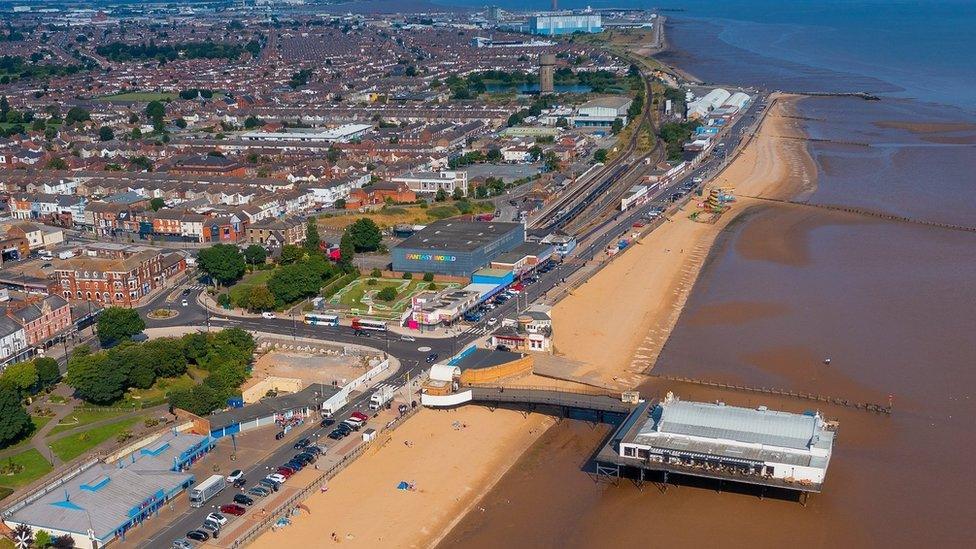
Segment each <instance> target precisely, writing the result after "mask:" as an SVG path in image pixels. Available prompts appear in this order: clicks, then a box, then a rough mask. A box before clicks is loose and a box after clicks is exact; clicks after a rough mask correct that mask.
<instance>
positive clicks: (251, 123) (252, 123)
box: [244, 115, 264, 130]
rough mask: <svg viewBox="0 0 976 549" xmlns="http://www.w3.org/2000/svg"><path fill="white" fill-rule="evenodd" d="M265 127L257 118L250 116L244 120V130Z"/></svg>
mask: <svg viewBox="0 0 976 549" xmlns="http://www.w3.org/2000/svg"><path fill="white" fill-rule="evenodd" d="M263 125H264V121H263V120H261V119H260V118H258V117H256V116H253V115H252V116H248V117H247V118H245V119H244V129H246V130H251V129H254V128H257V127H260V126H263Z"/></svg>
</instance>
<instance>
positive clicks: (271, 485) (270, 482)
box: [258, 477, 281, 492]
mask: <svg viewBox="0 0 976 549" xmlns="http://www.w3.org/2000/svg"><path fill="white" fill-rule="evenodd" d="M258 483H259V484H262V485H264V486H266V487H268V488H270V489H271V490H273V491H275V492H277V491H278V488H280V487H281V483H280V482H278V481H276V480H271V479H270V478H268V477H264V478H263V479H261V480H259V481H258Z"/></svg>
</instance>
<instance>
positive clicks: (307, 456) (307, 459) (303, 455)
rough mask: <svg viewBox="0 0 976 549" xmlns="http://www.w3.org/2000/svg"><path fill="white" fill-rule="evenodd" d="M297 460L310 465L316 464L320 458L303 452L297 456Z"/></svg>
mask: <svg viewBox="0 0 976 549" xmlns="http://www.w3.org/2000/svg"><path fill="white" fill-rule="evenodd" d="M295 459H297V460H299V461H304V462H305V465H308V464H309V463H315V460H316V459H318V458H317V457H316V454H314V453H312V452H302V453H300V454H298V455H296V456H295Z"/></svg>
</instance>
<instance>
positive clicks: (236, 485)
mask: <svg viewBox="0 0 976 549" xmlns="http://www.w3.org/2000/svg"><path fill="white" fill-rule="evenodd" d="M245 484H247V479H246V478H244V477H241V478H239V479H237V480H235V481H234V488H243V487H244V485H245Z"/></svg>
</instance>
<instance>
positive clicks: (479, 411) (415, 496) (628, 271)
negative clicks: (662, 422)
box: [252, 96, 816, 549]
mask: <svg viewBox="0 0 976 549" xmlns="http://www.w3.org/2000/svg"><path fill="white" fill-rule="evenodd" d="M799 99H800V97H799V96H776V97H775V98H771V100H770V101H771V105H770V107H769V110H768V113H767V114H766V116H765V117H764V119H763V121H762V124H761V125H760V127H759V129H758V131H757V133H756V136H755V137H753V138H752V139H750V141H749V142H747V143H745V144H744V146H743V148H742V150H741V153H740V155H739V156H738V157H737V158H736V159H735V160H734V161H733V162H731V163H730V164H729V165H728V166H727V167H726V169H725V170H724V171H723V172H722V173H720V174H718V175H717V176H716V177H715V179H714V180H713V182H712V183H710V184H709V185H708V186H714V185H719V186H722V185H727V184H728V182H729V181H737V187H738V188H737V191H736V192H737V194H739V193H742V192H743V191H746V192H748V193H754V194H755V195H756V196H760V195H764V194H767V195H768V193H774V192H791V191H792V189H787V190H785V191H783V190H782V189H780V190H779V191H777V188H782V187H783V186H784V184H787V183H789V180H790V179H791V178H790V175H791V174H792V173H793V172H794V170H793V167H794V166H793V162H794V161H797V160H798V161H800V164H801V165H802V168H801V169H802V170H803V171H807V170H809V169H813V170H814V173H815V169H816V167H815V165H814V163H813V161H812V158H810V157H809V154H808V153H807V154H806V156H805V157H803V156H802V153H804V152H805V151H806V144H805V142H803V141H801V140H798V139H796V135H795V134H792V132H794V131H796V128H795V126H796V125H798V124H799V122H798V121H797V120H796V119H793V118H790V113H791V112H792V110H791V109H792V105H793V104H795V102H796V101H798V100H799ZM788 134H792V135H788ZM798 146H799V147H798ZM797 155H800V156H797ZM808 175H809V174H808ZM763 205H764V204H763V203H762V201H759V200H753V199H749V198H745V197H743V198H739V201H738V202H736V203H735V204H734V205H733V209H732V211H731V212H728V213H727V214H726V215H724V216H722V218H720V219H719V220H718V222H716V223H714V224H703V223H696V222H694V221H692V220H690V219H688V214H689V213H690V209H691V208H689V207H687V206H686V207H685V209H684V210H681V211H679V213H678V214H676V215H675V216H674V217H673V218H672V220H671V222H670V223H666V224H665V225H662V226H661V227H659V228H658V229H656V230H655V231H653V232H652V233H650V234H649V235H648V236H646V237H644V238H643V239H642V240H641V241H639V244H638V245H636V246H634V248H633V249H630V250H628V251H627V252H626V253H624V254H623V255H622V256H620V257H618V258H615V259H614V261H613V262H611V263H610V265H608V266H607V267H606V268H604V269H603V270H602V271H601V272H600V273H598V274H597V275H596V276H594V277H593V278H592V279H590V280H589V281H587V282H586V283H585V284H584V285H583V286H581V287H580V288H578V289H577V290H576V291H574V292H573V294H572V295H570V296H569V297H567V298H565V299H564V300H562V301H561V302H560V303H559V304H557V305H556V307H555V308H554V309H553V323H554V328H555V329H554V331H555V333H556V350H557V352H559V353H560V354H564V355H566V356H568V357H570V358H572V359H574V360H582V361H583V362H586V363H589V364H591V365H592V364H594V363H596V364H598V366H587V367H588V368H591V369H592V372H591V373H592V374H594V375H598V376H601V377H602V378H603V379H605V380H607V382H608V385H612V386H616V387H618V388H620V389H630V388H634V387H636V386H637V385H639V384H640V383H642V382H643V381H645V380H646V372H647V371H650V369H651V368H652V367H653V365H654V363H655V362H656V358H657V354H659V353H660V350H661V349H662V348H663V346H664V344H665V343H666V341H667V338H668V336H669V335H670V332H671V330H672V329H673V327H674V325H675V324H676V323H677V320H678V317H679V316H680V313H681V311H682V309H683V307H684V304H685V302H686V300H687V298H688V296H689V295H690V293H691V290H692V288H693V287H694V285H695V282H696V281H697V278H698V273H699V272H700V270H701V267H702V266H703V265H704V263H705V262H706V260H707V258H708V257H709V252H710V251H711V249H712V247H713V246H714V245H715V243H716V239H717V237H718V236H719V235H720V234H721V233H722V231H723V230H724V229H725V227H727V226H728V225H729V224H730V223H732V222H734V220H736V219H738V218H741V217H742V216H743V215H744V214H745V213H746V212H748V211H753V210H754V209H755V208H756V207H763ZM675 252H677V253H675ZM686 252H687V253H686ZM607 297H610V298H611V299H607ZM604 315H606V316H604ZM594 317H602V318H613V319H614V323H615V324H616V325H618V326H619V325H632V326H634V329H633V330H626V331H624V330H609V331H598V332H597V333H594V332H593V331H592V330H591V331H590V332H588V333H582V330H583V329H585V328H591V329H592V328H593V327H594V326H591V325H589V324H588V323H587V322H586V319H588V318H594ZM649 335H653V336H654V338H655V339H654V341H653V342H652V343H651V344H649V342H647V341H645V339H646V338H647V337H648V336H649ZM652 355H653V360H651V356H652ZM635 357H643V358H642V359H641V361H640V362H635V361H634V358H635ZM455 422H461V423H463V424H464V425H465V426H466V427H465V428H464V429H462V430H460V431H458V430H457V429H456V428H452V427H451V425H452V423H455ZM554 424H555V421H554V420H553V419H552V418H550V417H548V416H543V415H540V414H528V415H524V416H523V415H522V414H521V413H519V412H513V411H508V410H502V409H499V410H495V411H489V410H488V409H486V408H482V407H479V406H468V407H462V408H459V409H457V410H455V411H450V412H448V411H427V410H423V411H421V412H420V413H418V414H417V416H415V417H413V418H410V419H409V420H408V421H406V422H405V423H404V424H403V425H402V426H401V427H399V428H398V429H396V430H395V431H393V432H392V433H391V434H390V435H389V436H388V437H387V438H386V439H385V440H384V441H382V442H379V444H377V445H376V447H375V449H374V450H370V451H369V452H367V453H366V454H364V455H363V456H362V457H360V458H359V459H358V460H356V462H354V463H353V464H351V465H350V466H349V467H348V468H347V469H346V470H345V471H343V472H342V473H340V474H339V475H337V476H336V477H335V478H334V479H333V480H332V481H331V482H330V483H329V489H328V491H327V492H324V493H322V492H320V493H317V494H313V495H312V496H310V497H309V498H308V499H306V500H305V502H304V503H305V505H306V506H307V507H308V508H309V509H311V511H312V517H316V518H318V517H321V516H326V517H328V519H329V521H330V522H331V523H334V524H337V525H338V524H341V525H342V526H341V530H342V531H341V532H339V531H338V527H336V528H337V530H336V531H337V532H338V534H339V536H338V537H339V539H338V541H337V543H342V544H345V545H346V546H348V545H350V544H351V545H352V546H357V547H358V546H362V547H375V546H376V545H377V544H379V543H382V544H385V545H395V546H398V547H435V546H437V545H438V544H440V543H441V542H442V541H443V540H444V539H445V538H446V537H448V536H449V535H450V534H451V532H452V531H454V529H455V527H456V526H457V525H458V524H460V523H461V522H462V521H463V520H464V519H465V517H467V516H469V515H470V513H472V512H474V511H475V509H476V508H477V506H478V505H479V503H480V502H481V501H482V500H483V499H484V498H485V496H487V495H488V494H489V493H491V491H492V488H493V487H495V486H496V485H497V484H498V483H499V482H501V480H502V479H503V478H504V477H505V475H506V474H507V473H508V472H509V471H510V470H511V468H512V467H513V466H514V465H515V463H517V462H518V461H519V459H521V458H522V457H524V456H525V455H527V453H528V452H530V451H531V450H532V448H534V447H535V446H536V444H537V443H538V441H539V439H540V438H541V437H542V435H543V434H544V433H546V432H548V430H549V428H550V427H551V426H552V425H554ZM459 433H460V434H459ZM459 436H460V437H464V438H462V439H461V440H458V438H459ZM407 440H410V441H416V445H415V446H412V447H407V446H405V444H406V443H405V441H407ZM400 480H406V481H408V482H410V483H416V486H417V487H418V491H417V492H401V491H397V490H396V489H395V486H396V483H397V482H399V481H400ZM404 498H410V499H409V500H406V501H407V503H406V504H404V505H398V504H396V503H391V500H393V501H396V500H403V499H404ZM364 509H369V512H368V513H366V512H364V511H363V510H364ZM364 515H365V516H364ZM308 518H309V517H306V516H302V517H296V520H294V521H293V524H292V525H291V526H289V527H287V528H283V529H279V530H278V531H276V532H271V531H269V532H266V533H264V534H263V535H262V536H260V537H259V538H258V539H257V540H256V541H255V542H254V543H253V544H252V546H253V547H259V548H269V549H270V548H272V547H275V546H277V545H279V544H306V545H307V544H308V543H309V541H313V540H319V541H322V540H326V539H328V538H329V532H327V531H325V532H323V531H319V526H318V523H319V521H317V520H308ZM328 529H329V530H330V531H331V530H332V529H333V527H328Z"/></svg>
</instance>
